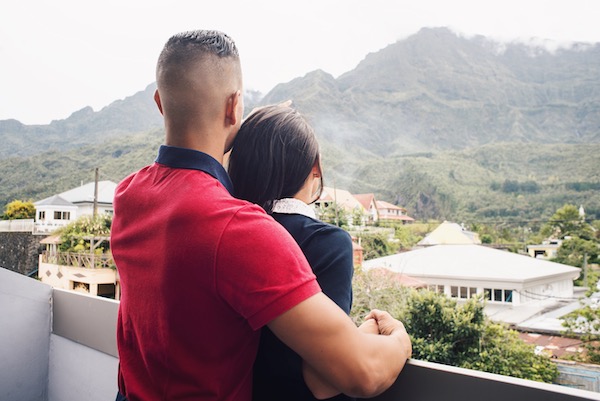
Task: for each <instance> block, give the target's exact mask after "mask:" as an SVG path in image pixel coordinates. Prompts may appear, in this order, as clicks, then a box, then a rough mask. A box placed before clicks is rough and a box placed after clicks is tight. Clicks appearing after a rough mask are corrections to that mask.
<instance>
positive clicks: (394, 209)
mask: <svg viewBox="0 0 600 401" xmlns="http://www.w3.org/2000/svg"><path fill="white" fill-rule="evenodd" d="M376 205H377V212H378V214H379V219H380V220H392V221H401V222H402V223H403V224H409V223H412V222H414V221H415V219H413V218H412V217H409V216H407V215H406V209H405V208H403V207H400V206H396V205H393V204H391V203H389V202H386V201H377V202H376Z"/></svg>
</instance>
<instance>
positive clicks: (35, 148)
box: [0, 84, 162, 159]
mask: <svg viewBox="0 0 600 401" xmlns="http://www.w3.org/2000/svg"><path fill="white" fill-rule="evenodd" d="M155 89H156V85H155V84H151V85H148V87H147V88H146V89H145V90H143V91H140V92H138V93H136V94H134V95H133V96H130V97H127V98H125V99H123V100H117V101H115V102H113V103H111V104H110V105H108V106H106V107H104V108H103V109H102V110H100V111H99V112H94V111H93V110H92V108H91V107H89V106H88V107H85V108H83V109H81V110H79V111H76V112H74V113H73V114H71V116H69V117H68V118H67V119H64V120H54V121H52V122H51V123H50V124H48V125H24V124H21V123H20V122H19V121H16V120H3V121H0V141H2V143H4V144H5V146H3V147H2V148H1V149H0V159H2V158H6V157H10V156H28V155H34V154H37V153H41V152H47V151H54V150H56V151H61V150H67V149H74V148H79V147H81V146H85V145H89V144H94V143H102V142H103V141H105V140H107V139H110V138H116V137H119V136H122V135H127V134H130V133H136V132H142V131H148V130H150V129H153V128H157V127H161V126H162V116H161V115H160V113H159V112H158V110H157V109H156V105H155V104H154V100H153V97H152V96H153V94H154V90H155Z"/></svg>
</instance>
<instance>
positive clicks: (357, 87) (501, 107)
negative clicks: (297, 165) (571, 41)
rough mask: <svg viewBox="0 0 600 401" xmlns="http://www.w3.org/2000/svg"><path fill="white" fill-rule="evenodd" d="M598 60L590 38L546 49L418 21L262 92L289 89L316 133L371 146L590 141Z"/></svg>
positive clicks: (388, 151) (598, 123) (406, 149)
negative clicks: (349, 62)
mask: <svg viewBox="0 0 600 401" xmlns="http://www.w3.org/2000/svg"><path fill="white" fill-rule="evenodd" d="M599 70H600V44H595V45H593V46H592V45H582V44H579V45H573V46H572V47H571V48H568V49H566V48H565V49H558V50H556V51H555V52H553V53H551V52H550V51H548V50H545V49H543V48H532V47H530V46H527V45H525V44H518V43H513V44H502V45H501V44H498V43H494V42H491V41H489V40H487V39H485V38H484V37H475V38H472V39H466V38H463V37H460V36H457V35H456V34H454V33H452V32H451V31H449V30H448V29H445V28H437V29H430V28H427V29H422V30H421V31H420V32H419V33H417V34H416V35H413V36H411V37H409V38H407V39H405V40H402V41H399V42H396V43H395V44H392V45H390V46H388V47H386V48H385V49H383V50H381V51H379V52H377V53H372V54H369V55H368V56H367V57H366V58H365V59H364V60H363V61H362V62H361V63H360V64H359V65H358V66H357V67H356V68H355V69H354V70H352V71H350V72H347V73H345V74H343V75H342V76H340V77H339V78H338V79H334V78H333V77H332V76H331V75H328V74H326V73H324V72H321V71H316V72H313V73H310V74H307V75H306V76H305V77H303V78H298V79H296V80H294V81H292V82H290V83H288V84H282V85H279V86H278V87H276V88H275V89H274V90H273V91H271V92H270V93H269V94H268V95H267V97H266V99H265V102H266V103H273V102H278V101H281V100H284V99H288V98H289V99H293V100H294V102H295V104H296V105H297V107H298V108H299V109H300V110H302V111H304V112H305V113H306V114H308V115H309V116H310V117H311V119H312V121H313V122H314V124H315V126H316V127H317V131H318V132H319V134H320V135H321V137H322V138H323V139H324V140H326V141H330V142H331V143H333V144H339V146H343V147H348V146H350V147H351V149H352V150H353V151H357V152H364V150H368V151H370V152H372V153H374V154H376V155H379V156H390V155H398V154H408V153H414V152H421V151H432V150H436V151H440V150H449V149H465V148H468V147H472V146H480V145H485V144H488V143H494V142H497V141H502V142H539V143H590V142H592V143H597V142H600V74H599Z"/></svg>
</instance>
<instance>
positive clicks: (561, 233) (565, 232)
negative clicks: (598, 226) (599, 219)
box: [542, 204, 594, 240]
mask: <svg viewBox="0 0 600 401" xmlns="http://www.w3.org/2000/svg"><path fill="white" fill-rule="evenodd" d="M542 233H543V234H544V235H546V236H552V235H557V236H558V237H559V238H565V237H569V236H577V237H579V238H583V239H586V240H589V239H591V238H593V237H594V234H593V231H592V229H591V227H590V226H589V225H588V224H586V223H585V221H584V219H583V217H582V216H580V215H579V208H578V207H577V206H575V205H569V204H567V205H564V206H563V207H561V208H560V209H558V210H557V211H556V212H555V213H554V214H553V215H552V217H551V218H550V221H549V222H548V223H547V224H546V225H544V227H542Z"/></svg>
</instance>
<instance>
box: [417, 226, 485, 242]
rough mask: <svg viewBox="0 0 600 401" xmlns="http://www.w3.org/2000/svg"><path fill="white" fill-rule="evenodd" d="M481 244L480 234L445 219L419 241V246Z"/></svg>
mask: <svg viewBox="0 0 600 401" xmlns="http://www.w3.org/2000/svg"><path fill="white" fill-rule="evenodd" d="M467 244H471V245H473V244H481V240H480V239H479V234H477V233H475V232H471V231H467V230H466V229H465V228H464V227H463V226H461V225H459V224H456V223H451V222H449V221H444V222H443V223H442V224H440V225H439V226H438V227H437V228H436V229H435V230H433V231H432V232H430V233H429V234H427V235H426V236H425V238H423V239H422V240H421V241H419V242H418V243H417V246H431V245H467Z"/></svg>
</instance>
